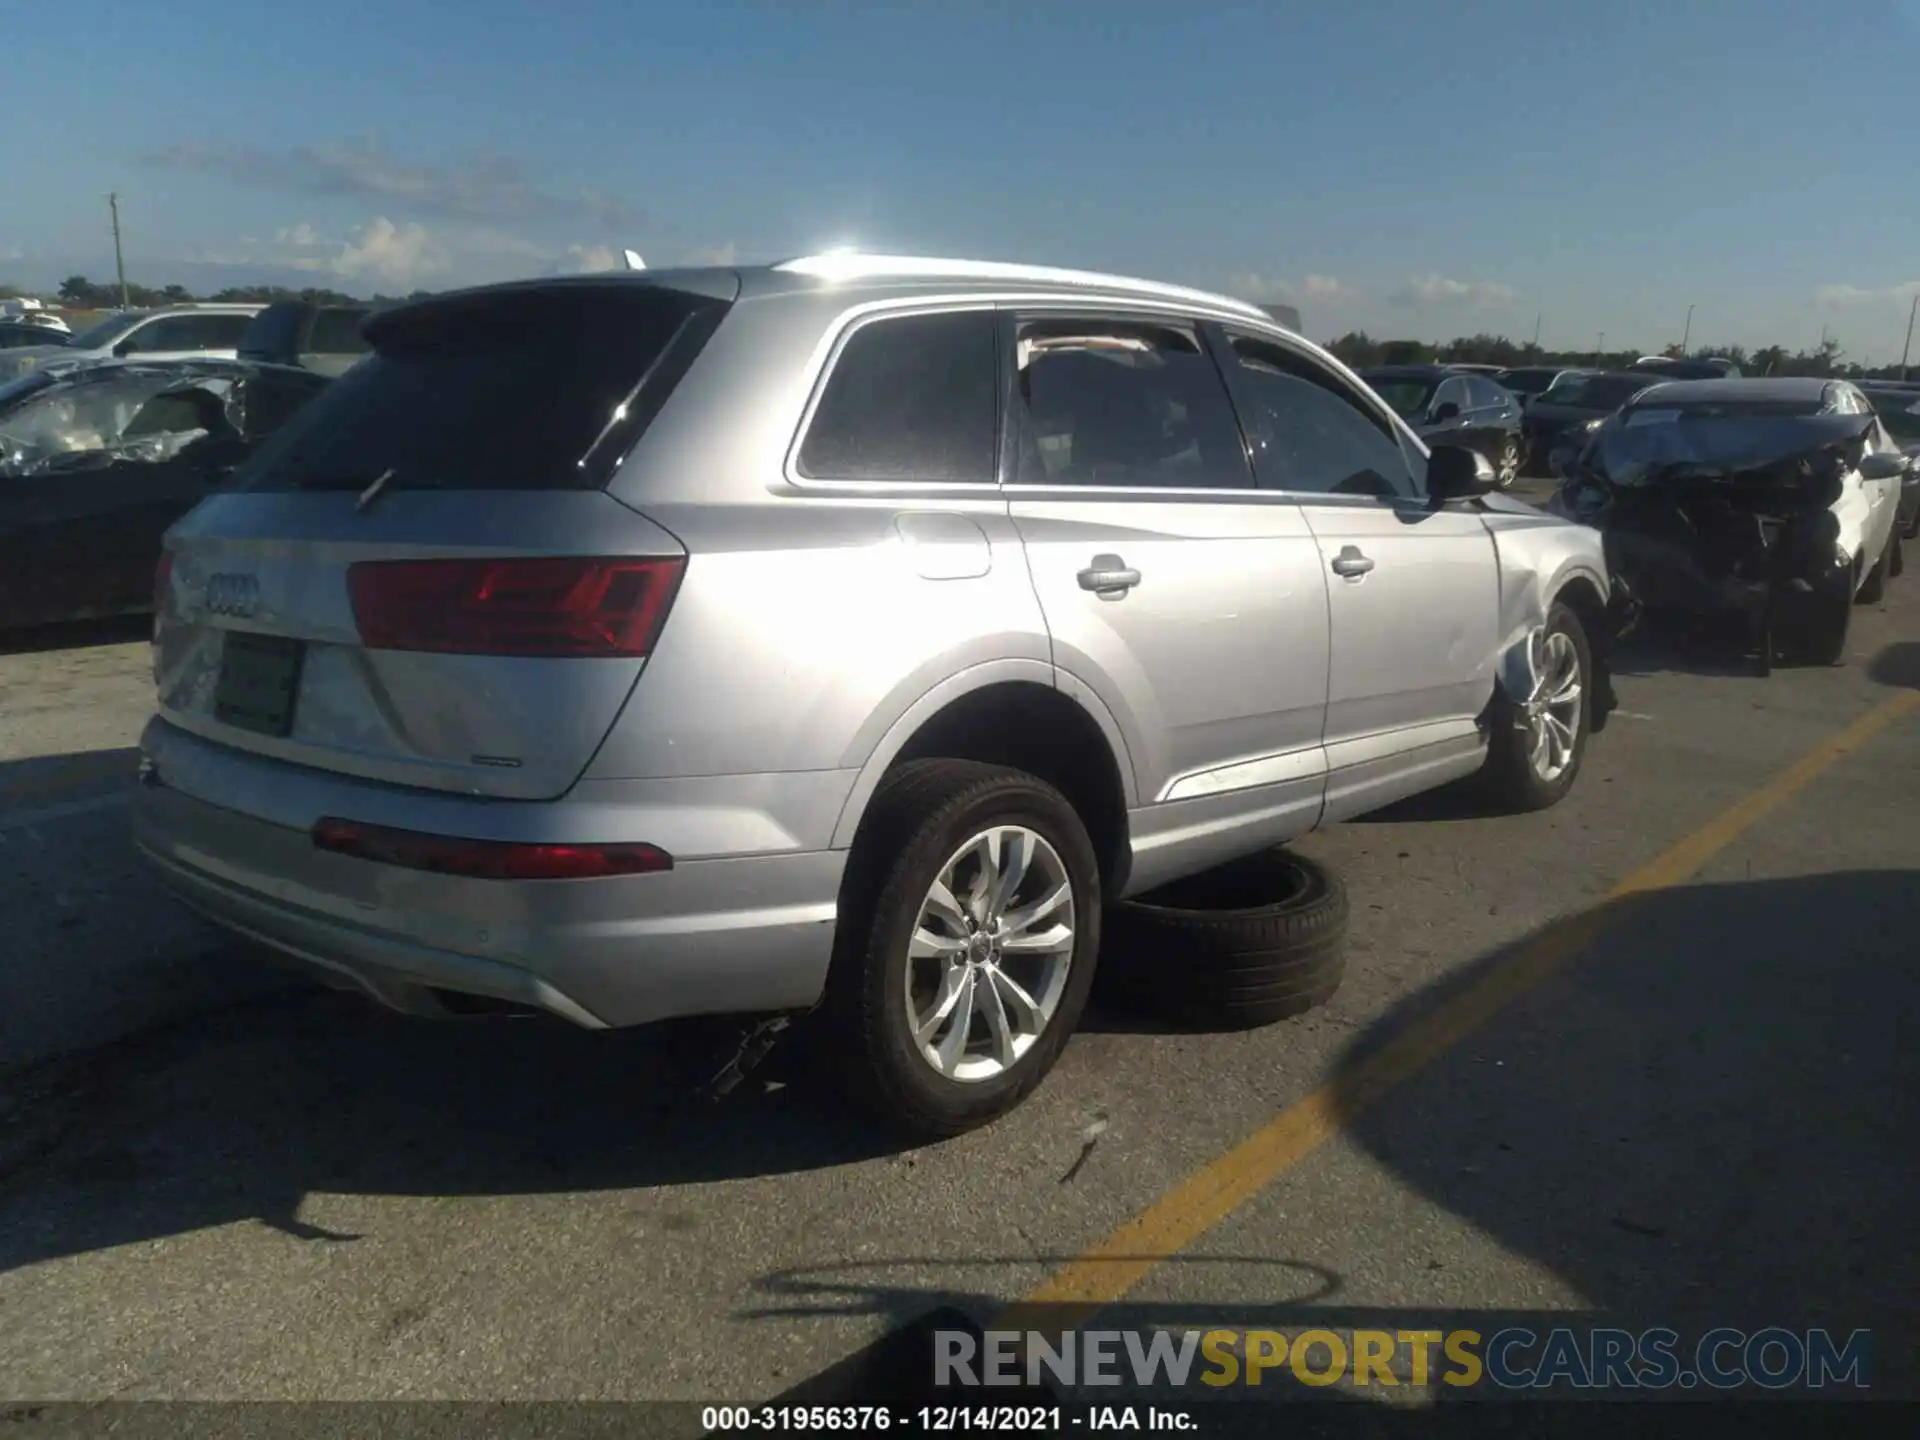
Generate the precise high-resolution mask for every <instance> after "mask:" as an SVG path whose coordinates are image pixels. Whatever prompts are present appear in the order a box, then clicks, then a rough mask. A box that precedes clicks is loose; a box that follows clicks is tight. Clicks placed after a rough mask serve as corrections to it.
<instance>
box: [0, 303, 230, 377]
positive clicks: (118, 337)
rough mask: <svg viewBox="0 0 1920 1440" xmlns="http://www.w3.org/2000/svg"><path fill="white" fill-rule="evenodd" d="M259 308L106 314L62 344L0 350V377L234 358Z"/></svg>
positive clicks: (194, 307)
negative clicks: (41, 369) (128, 362)
mask: <svg viewBox="0 0 1920 1440" xmlns="http://www.w3.org/2000/svg"><path fill="white" fill-rule="evenodd" d="M264 308H265V307H264V306H260V305H182V306H175V307H173V308H171V309H166V310H126V311H121V312H120V313H118V314H115V315H110V316H108V317H107V318H106V319H105V320H102V321H100V323H99V324H97V325H95V326H93V327H92V328H90V329H88V330H85V331H82V332H81V333H80V334H78V335H75V336H73V337H72V338H70V339H69V340H67V341H66V343H65V344H52V343H50V344H47V345H43V346H39V347H33V346H29V347H25V348H22V349H15V350H7V351H0V379H6V378H8V377H9V376H13V375H18V374H21V373H22V372H24V371H27V370H31V369H33V368H35V367H36V366H40V365H55V366H65V367H72V366H75V365H84V364H87V363H88V362H90V361H94V360H116V359H120V360H124V359H129V358H132V357H135V356H138V357H139V358H141V359H145V360H190V359H225V360H232V359H234V358H236V356H237V354H238V349H239V345H240V337H241V335H242V334H244V333H245V331H246V328H247V325H248V323H249V322H250V321H251V320H252V319H253V317H254V316H255V315H257V314H259V313H260V311H261V310H262V309H264Z"/></svg>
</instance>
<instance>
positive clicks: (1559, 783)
mask: <svg viewBox="0 0 1920 1440" xmlns="http://www.w3.org/2000/svg"><path fill="white" fill-rule="evenodd" d="M1532 647H1533V649H1532V659H1533V666H1532V669H1533V683H1532V688H1531V691H1530V693H1529V694H1528V695H1527V697H1526V699H1525V700H1522V701H1515V700H1512V699H1509V698H1508V697H1507V696H1506V694H1505V693H1504V692H1503V693H1501V694H1499V695H1498V696H1497V697H1496V698H1495V700H1494V704H1493V714H1492V721H1493V731H1492V734H1491V735H1490V736H1489V737H1488V741H1487V761H1486V768H1485V769H1484V770H1483V771H1482V772H1481V773H1482V776H1483V777H1484V783H1485V784H1486V785H1487V787H1488V789H1489V791H1490V792H1491V794H1492V796H1493V798H1494V799H1495V801H1496V802H1497V803H1498V804H1499V805H1500V806H1501V807H1502V808H1504V809H1508V810H1520V811H1524V810H1545V809H1546V808H1547V807H1548V806H1551V805H1557V804H1559V803H1560V800H1561V799H1562V797H1564V796H1565V795H1566V793H1567V792H1568V791H1569V790H1571V789H1572V788H1573V782H1574V780H1575V778H1576V777H1577V776H1578V775H1579V774H1580V762H1581V760H1582V759H1583V758H1584V757H1585V755H1586V751H1587V732H1588V730H1589V729H1590V728H1591V720H1592V713H1593V699H1592V694H1591V687H1590V677H1591V676H1592V674H1593V652H1592V650H1591V648H1590V647H1589V646H1588V643H1587V632H1586V630H1585V629H1584V628H1583V627H1582V626H1581V624H1580V617H1579V616H1577V615H1575V614H1574V613H1573V611H1572V610H1570V609H1568V608H1567V607H1566V606H1565V605H1562V604H1559V603H1557V602H1556V603H1555V605H1554V606H1553V608H1552V609H1551V610H1549V611H1548V612H1547V623H1546V624H1545V625H1543V626H1541V627H1540V629H1539V630H1537V631H1536V632H1535V633H1534V636H1533V641H1532Z"/></svg>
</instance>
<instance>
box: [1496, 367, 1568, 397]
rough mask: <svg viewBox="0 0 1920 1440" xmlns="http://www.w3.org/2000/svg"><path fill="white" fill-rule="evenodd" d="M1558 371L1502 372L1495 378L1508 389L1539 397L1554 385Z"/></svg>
mask: <svg viewBox="0 0 1920 1440" xmlns="http://www.w3.org/2000/svg"><path fill="white" fill-rule="evenodd" d="M1559 373H1560V372H1559V371H1558V370H1502V371H1501V372H1500V373H1499V374H1498V375H1497V376H1495V377H1494V378H1495V379H1497V380H1498V381H1499V382H1500V383H1501V384H1502V385H1504V386H1506V387H1507V389H1509V390H1513V391H1516V392H1518V393H1519V394H1522V395H1538V394H1539V393H1540V392H1541V391H1542V390H1544V389H1546V388H1547V387H1548V386H1549V385H1551V384H1553V382H1554V378H1555V377H1556V376H1557V375H1559Z"/></svg>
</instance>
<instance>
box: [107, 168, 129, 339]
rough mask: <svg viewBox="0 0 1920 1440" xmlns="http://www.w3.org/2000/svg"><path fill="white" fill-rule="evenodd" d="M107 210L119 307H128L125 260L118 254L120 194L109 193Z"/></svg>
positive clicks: (124, 308)
mask: <svg viewBox="0 0 1920 1440" xmlns="http://www.w3.org/2000/svg"><path fill="white" fill-rule="evenodd" d="M107 211H108V213H109V214H111V215H112V216H113V268H114V270H115V271H116V272H117V273H118V274H119V276H120V308H121V309H122V310H126V309H128V308H130V307H129V306H128V304H127V262H126V261H125V260H124V259H122V258H121V255H120V196H119V195H118V194H117V193H110V194H109V195H108V196H107Z"/></svg>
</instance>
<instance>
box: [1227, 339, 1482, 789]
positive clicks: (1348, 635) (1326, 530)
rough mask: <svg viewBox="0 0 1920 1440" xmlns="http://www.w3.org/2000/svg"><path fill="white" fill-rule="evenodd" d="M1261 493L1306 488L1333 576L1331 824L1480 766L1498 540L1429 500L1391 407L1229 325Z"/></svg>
mask: <svg viewBox="0 0 1920 1440" xmlns="http://www.w3.org/2000/svg"><path fill="white" fill-rule="evenodd" d="M1224 350H1225V353H1226V354H1228V355H1230V356H1231V364H1230V374H1231V376H1232V379H1233V384H1234V391H1235V395H1236V398H1237V399H1238V401H1239V404H1240V409H1241V414H1242V416H1243V418H1244V419H1245V421H1246V423H1247V426H1248V429H1249V431H1250V433H1252V434H1253V435H1254V436H1255V437H1256V438H1255V458H1256V470H1257V473H1258V475H1259V481H1260V485H1261V486H1262V488H1263V489H1267V488H1270V489H1273V490H1275V491H1279V492H1281V493H1285V494H1288V495H1290V496H1292V497H1294V498H1296V499H1297V500H1298V501H1299V503H1300V506H1301V509H1302V513H1303V514H1304V515H1305V516H1306V519H1307V525H1308V528H1309V529H1310V530H1311V531H1312V533H1313V536H1314V541H1315V544H1316V548H1317V552H1318V555H1319V558H1320V562H1321V564H1322V565H1323V566H1324V567H1325V570H1326V578H1327V584H1328V586H1329V596H1328V603H1329V619H1330V637H1331V647H1330V655H1329V665H1328V680H1327V719H1326V729H1325V732H1324V743H1325V747H1326V754H1327V767H1328V778H1327V798H1326V808H1325V813H1324V817H1323V818H1324V819H1326V820H1340V819H1345V818H1347V817H1349V816H1352V815H1358V814H1362V813H1365V812H1366V811H1369V810H1374V809H1378V808H1379V807H1380V806H1382V805H1386V804H1389V803H1391V802H1392V801H1394V800H1398V799H1401V798H1403V797H1405V796H1407V795H1409V794H1413V793H1415V792H1417V791H1420V790H1425V789H1428V788H1430V787H1432V786H1433V785H1436V784H1440V783H1443V782H1444V781H1445V780H1447V779H1450V778H1452V777H1453V776H1455V775H1459V774H1464V773H1467V772H1468V771H1471V770H1472V769H1473V768H1474V767H1475V766H1477V765H1478V764H1479V762H1480V756H1481V754H1482V753H1483V750H1484V740H1483V737H1482V735H1481V732H1480V727H1479V721H1480V718H1481V716H1482V714H1483V712H1484V711H1485V710H1486V707H1487V703H1488V701H1489V700H1490V699H1491V698H1492V696H1493V689H1494V683H1495V681H1494V676H1495V666H1496V660H1497V656H1498V653H1499V648H1500V638H1501V637H1500V632H1499V614H1500V579H1499V567H1498V562H1497V560H1496V557H1495V552H1494V544H1493V536H1492V534H1491V533H1490V532H1489V531H1488V529H1487V527H1486V526H1485V524H1483V523H1482V522H1481V519H1480V517H1479V515H1478V514H1477V513H1476V512H1474V511H1472V510H1469V509H1465V508H1461V509H1452V508H1442V509H1438V510H1436V509H1432V508H1430V507H1429V506H1428V504H1427V500H1426V497H1425V493H1424V491H1425V482H1424V474H1423V473H1417V472H1416V468H1415V465H1416V462H1417V461H1418V459H1419V456H1418V453H1417V451H1413V450H1412V449H1411V447H1410V446H1409V445H1407V444H1406V443H1404V442H1403V440H1402V437H1401V435H1400V433H1399V432H1398V431H1397V430H1396V429H1395V427H1394V426H1393V424H1392V422H1391V421H1390V420H1389V418H1388V417H1387V415H1386V413H1385V411H1384V410H1382V409H1381V408H1380V407H1379V406H1378V405H1376V404H1374V403H1372V402H1371V400H1370V399H1369V397H1367V396H1366V395H1365V394H1364V393H1363V392H1361V391H1360V390H1358V389H1356V388H1355V387H1354V386H1352V385H1350V384H1349V383H1348V382H1347V380H1346V379H1345V378H1344V377H1343V376H1341V375H1340V374H1339V373H1338V372H1336V371H1334V370H1332V369H1331V368H1329V367H1328V366H1326V365H1324V364H1323V363H1321V362H1320V361H1319V360H1318V359H1316V358H1315V357H1314V356H1312V355H1310V354H1307V353H1306V352H1305V351H1302V350H1297V349H1295V348H1293V347H1291V346H1289V345H1285V344H1283V343H1281V342H1279V341H1277V340H1274V339H1271V338H1269V337H1265V336H1260V335H1254V334H1248V333H1239V332H1235V331H1232V330H1229V331H1227V332H1226V343H1225V347H1224Z"/></svg>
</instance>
